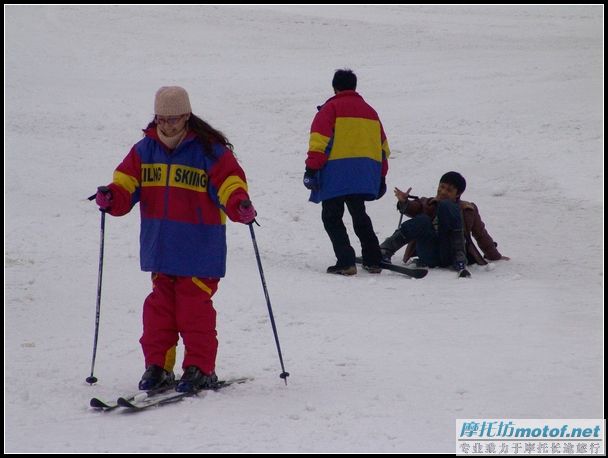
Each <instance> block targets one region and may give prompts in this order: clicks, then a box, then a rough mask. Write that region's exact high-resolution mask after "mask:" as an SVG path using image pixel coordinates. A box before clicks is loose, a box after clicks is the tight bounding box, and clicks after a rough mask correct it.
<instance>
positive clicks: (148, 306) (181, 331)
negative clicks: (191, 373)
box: [139, 273, 219, 374]
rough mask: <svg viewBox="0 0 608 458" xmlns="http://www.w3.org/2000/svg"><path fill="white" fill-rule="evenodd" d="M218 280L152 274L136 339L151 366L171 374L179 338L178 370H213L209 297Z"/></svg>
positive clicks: (214, 347)
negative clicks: (141, 327) (181, 345)
mask: <svg viewBox="0 0 608 458" xmlns="http://www.w3.org/2000/svg"><path fill="white" fill-rule="evenodd" d="M218 283H219V278H198V277H177V276H174V275H165V274H161V273H154V274H152V286H153V289H152V293H150V295H149V296H148V297H147V298H146V301H145V302H144V312H143V324H144V332H143V335H142V336H141V339H139V342H140V343H141V347H142V349H143V352H144V356H145V359H146V367H148V366H149V365H151V364H156V365H158V366H161V367H164V368H165V369H166V370H169V371H171V370H173V365H174V363H175V346H176V345H177V342H178V340H179V335H181V337H182V340H183V341H184V346H185V354H184V361H183V364H182V367H183V368H184V369H185V368H186V367H188V366H196V367H198V368H199V369H200V370H201V371H202V372H205V373H206V374H210V373H212V372H213V371H214V370H215V357H216V355H217V332H216V330H215V315H216V314H215V309H214V308H213V301H212V300H211V297H212V296H213V294H215V292H216V291H217V287H218Z"/></svg>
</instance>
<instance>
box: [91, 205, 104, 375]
mask: <svg viewBox="0 0 608 458" xmlns="http://www.w3.org/2000/svg"><path fill="white" fill-rule="evenodd" d="M94 198H95V195H92V196H91V197H89V200H93V199H94ZM99 211H100V212H101V229H100V233H99V270H98V272H97V305H96V307H95V337H94V338H93V359H92V361H91V375H90V376H89V377H87V378H86V382H87V383H89V384H91V385H92V384H93V383H97V377H95V376H94V375H93V372H94V370H95V356H96V355H97V339H98V337H99V316H100V314H101V278H102V275H103V245H104V232H105V227H106V212H105V211H104V210H101V209H100V210H99Z"/></svg>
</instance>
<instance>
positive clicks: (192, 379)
mask: <svg viewBox="0 0 608 458" xmlns="http://www.w3.org/2000/svg"><path fill="white" fill-rule="evenodd" d="M215 386H217V375H215V372H212V373H211V374H205V373H204V372H201V370H200V369H199V368H198V367H196V366H188V367H187V368H186V370H185V371H184V375H182V378H181V379H180V380H179V382H177V386H176V387H175V391H178V392H180V393H190V392H194V391H198V390H201V389H213V387H215Z"/></svg>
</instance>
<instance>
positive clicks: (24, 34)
mask: <svg viewBox="0 0 608 458" xmlns="http://www.w3.org/2000/svg"><path fill="white" fill-rule="evenodd" d="M4 12H5V156H4V157H5V172H4V178H5V184H4V186H5V187H4V194H5V247H4V250H5V269H4V271H5V280H4V282H5V290H4V294H5V296H4V297H5V317H4V318H5V321H4V323H5V324H4V331H5V339H4V345H5V347H4V348H5V350H4V351H5V354H4V356H5V359H4V374H5V375H4V382H5V389H4V407H5V411H4V412H5V426H4V428H5V436H4V438H5V451H8V452H24V453H30V452H31V453H36V452H56V453H77V452H209V453H211V452H425V451H426V452H448V453H453V451H454V437H455V434H454V430H455V420H456V419H457V418H603V417H604V410H603V409H604V408H603V383H604V378H603V376H604V373H603V370H604V368H603V361H604V360H603V358H604V351H603V332H604V328H603V299H602V296H603V268H604V267H603V253H604V245H603V212H604V199H603V193H604V190H603V180H604V173H603V166H604V163H603V141H604V138H603V122H604V119H603V83H604V79H603V20H604V10H603V6H593V5H587V6H556V5H553V6H525V5H518V6H449V5H443V6H320V5H316V6H304V5H301V6H272V5H267V6H253V5H251V6H184V5H180V6H159V7H155V6H154V7H153V6H145V7H142V6H40V5H38V6H16V5H12V6H5V9H4ZM342 67H350V68H352V69H353V70H355V72H356V73H357V75H358V77H359V86H358V90H359V92H360V93H361V94H362V95H363V96H364V97H365V98H366V100H367V101H368V102H369V103H370V104H371V105H373V106H374V107H375V108H376V109H377V111H378V112H379V114H380V116H381V119H382V120H383V123H384V126H385V130H386V132H387V135H388V139H389V143H390V145H391V148H392V151H393V156H392V158H391V160H390V172H389V177H388V185H389V192H388V193H387V195H386V196H385V197H384V198H383V199H382V200H380V201H378V202H373V203H371V204H370V205H369V206H368V209H369V213H370V215H371V216H372V218H373V220H374V227H375V229H376V232H377V233H378V236H379V237H380V238H381V239H382V238H384V237H386V236H388V235H390V234H391V233H392V232H393V230H394V229H395V227H396V225H397V222H398V219H399V215H398V213H397V212H396V211H395V208H394V198H393V196H392V192H391V191H390V190H391V189H392V187H394V186H399V187H401V188H405V189H406V188H407V187H408V186H412V187H413V190H412V193H413V194H417V195H427V196H428V195H433V194H434V192H435V189H436V185H437V181H438V178H439V177H440V176H441V174H443V173H444V172H446V171H448V170H458V171H460V172H461V173H462V174H463V175H464V176H465V177H466V178H467V180H468V188H467V191H466V192H465V195H464V198H466V199H468V200H471V201H474V202H475V203H477V204H478V206H479V208H480V210H481V214H482V217H483V218H484V220H485V222H486V224H487V228H488V230H489V231H490V233H491V234H492V236H493V237H494V238H495V240H497V241H498V243H499V249H500V250H501V251H502V253H503V254H504V255H507V256H510V257H512V260H511V261H508V262H505V261H501V262H498V263H495V264H494V265H493V266H492V267H491V268H489V269H488V268H482V267H473V268H472V273H473V277H472V279H471V280H459V279H457V278H456V275H455V273H454V272H451V271H447V270H436V269H435V270H432V271H431V272H430V273H429V275H428V276H427V278H425V279H423V280H409V279H407V278H405V277H403V276H400V275H398V274H393V273H388V272H385V273H383V274H382V275H380V276H373V275H371V274H368V273H366V272H360V273H359V274H358V275H357V276H356V277H353V278H343V277H337V276H329V275H327V274H325V273H324V272H325V268H326V267H327V266H329V265H330V264H332V263H333V262H334V260H335V258H334V256H333V252H332V250H331V245H330V243H329V239H328V237H327V235H326V234H325V232H324V230H323V226H322V223H321V218H320V210H321V209H320V206H318V205H314V204H311V203H309V202H308V201H307V198H308V193H307V191H306V190H305V189H304V187H303V186H302V184H301V178H302V173H303V170H304V159H305V154H306V150H307V146H308V132H309V127H310V122H311V120H312V117H313V116H314V114H315V112H316V109H315V107H316V105H318V104H320V103H322V102H324V101H325V100H326V99H327V98H329V97H330V96H331V95H332V91H331V78H332V76H333V72H334V70H335V69H337V68H342ZM168 84H178V85H182V86H184V87H185V88H187V90H188V91H189V93H190V98H191V101H192V105H193V109H194V112H195V113H196V114H199V115H200V116H201V117H203V118H204V119H206V120H208V121H209V122H210V123H211V124H212V125H214V126H215V127H217V128H219V129H220V130H222V131H224V132H225V133H226V135H227V136H228V137H229V139H230V140H231V141H232V143H233V144H234V145H235V147H236V152H237V154H238V157H239V159H240V161H241V163H242V165H243V167H244V169H245V170H246V172H247V176H248V179H249V183H250V191H251V196H252V199H253V202H254V204H255V206H256V208H257V210H258V214H259V218H258V220H259V221H260V223H261V227H256V236H257V239H258V244H259V246H260V250H261V251H262V262H263V266H264V270H265V274H266V280H267V283H268V288H269V292H270V297H271V300H272V305H273V309H274V313H275V318H276V322H277V327H278V331H279V337H280V339H281V344H282V350H283V355H284V358H285V365H286V369H287V370H288V371H289V372H290V373H291V376H290V377H289V384H288V385H287V386H285V385H284V384H283V382H282V380H281V379H279V377H278V375H279V373H280V366H279V362H278V357H277V353H276V349H275V346H274V340H273V336H272V332H271V327H270V323H269V319H268V312H267V309H266V303H265V300H264V295H263V292H262V288H261V283H260V279H259V274H258V271H257V266H256V262H255V257H254V253H253V247H252V244H251V239H250V236H249V231H248V230H247V228H246V227H245V226H243V225H239V224H234V223H232V224H229V226H228V233H229V259H228V274H227V277H226V278H225V279H223V280H222V282H221V283H220V289H219V292H218V294H217V295H216V297H215V306H216V308H217V311H218V332H219V340H220V350H219V355H218V362H217V363H218V365H217V371H218V373H219V375H220V376H221V377H222V378H231V377H242V376H246V377H253V378H254V380H253V381H252V382H250V383H247V384H245V385H239V386H237V387H233V388H229V389H226V390H224V391H221V392H218V393H209V394H207V395H206V396H204V398H203V399H188V400H186V401H184V402H182V403H181V404H178V405H172V406H166V407H162V408H157V409H153V410H149V411H146V412H145V413H144V412H142V413H141V414H134V415H130V414H128V413H124V412H111V413H99V412H95V411H93V410H91V409H90V408H88V401H89V399H90V398H91V397H92V396H96V395H97V396H106V397H110V396H112V395H116V394H124V393H125V392H130V391H132V390H133V389H134V388H135V387H136V383H137V381H138V380H139V377H140V375H141V373H142V372H143V369H144V368H143V357H142V354H141V349H140V346H139V343H138V339H139V337H140V333H141V322H140V321H141V307H142V303H143V300H144V298H145V297H146V295H147V294H148V293H149V291H150V281H149V274H147V273H143V272H141V271H140V270H139V259H138V253H139V247H138V240H139V211H138V209H135V211H133V212H132V213H131V214H129V215H127V216H125V217H123V218H111V217H108V220H107V222H106V253H105V265H104V283H103V293H102V306H101V327H100V340H99V350H98V355H97V364H96V366H95V375H96V376H97V377H98V378H99V382H98V383H97V385H95V386H92V387H91V386H89V385H87V384H86V383H85V381H84V380H85V378H86V377H87V376H88V375H89V371H90V362H91V354H92V343H93V328H94V313H95V299H96V286H97V262H98V253H99V251H98V250H99V212H98V211H97V209H96V206H95V205H94V204H92V203H90V202H88V201H87V200H86V197H87V196H89V195H90V194H92V193H93V192H94V191H95V189H96V187H97V186H98V185H101V184H106V183H108V182H109V181H110V180H111V176H112V172H113V170H114V168H115V167H116V165H117V164H118V163H119V162H120V161H121V160H122V158H123V157H124V156H125V155H126V154H127V152H128V151H129V149H130V147H131V145H132V144H133V143H135V142H136V141H137V140H138V139H139V138H141V136H140V129H141V128H143V127H145V126H146V124H147V123H148V121H149V120H150V119H151V117H152V107H153V95H154V92H155V91H156V89H157V88H158V87H160V86H162V85H168ZM346 220H347V221H348V218H346ZM349 231H350V235H351V241H352V242H353V245H354V246H355V247H356V249H357V250H358V249H359V245H358V241H357V240H356V237H355V236H354V233H353V231H352V227H350V226H349ZM180 351H181V350H180ZM180 356H181V353H180ZM178 363H179V359H178ZM179 372H180V371H179V370H178V374H179Z"/></svg>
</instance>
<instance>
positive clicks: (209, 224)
mask: <svg viewBox="0 0 608 458" xmlns="http://www.w3.org/2000/svg"><path fill="white" fill-rule="evenodd" d="M109 187H110V189H111V190H112V206H111V209H110V211H109V213H110V214H111V215H114V216H122V215H124V214H126V213H128V212H129V211H130V210H131V209H132V208H133V206H134V205H135V204H136V203H137V202H139V208H140V213H141V232H140V262H141V269H142V270H143V271H148V272H160V273H165V274H169V275H179V276H193V277H206V278H218V277H223V276H224V274H225V272H226V251H227V249H226V214H227V215H228V216H229V217H230V219H232V220H235V221H236V220H237V219H238V214H237V210H238V206H239V204H240V202H241V201H242V200H244V199H248V198H249V197H248V194H247V180H246V178H245V173H244V172H243V169H242V168H241V167H240V165H239V164H238V162H237V160H236V158H235V157H234V155H233V153H232V151H230V150H229V149H228V148H226V147H225V146H224V145H221V144H218V143H215V144H213V147H212V151H211V152H206V151H205V149H204V147H203V145H202V143H201V142H200V141H199V140H198V139H197V137H196V136H195V134H194V133H193V132H189V133H188V134H187V135H186V137H185V138H184V140H182V142H181V143H180V144H179V145H178V147H177V148H176V149H175V150H173V151H171V150H169V149H168V148H167V147H166V146H165V145H164V144H163V143H162V142H161V141H160V139H159V138H158V135H157V133H156V129H155V128H149V129H147V130H146V131H145V135H144V138H143V139H142V140H140V141H139V142H138V143H136V144H135V145H133V147H132V148H131V151H130V152H129V154H128V155H127V156H126V157H125V159H124V160H123V161H122V163H121V164H120V165H119V166H118V167H117V168H116V170H115V171H114V176H113V180H112V183H111V184H110V185H109Z"/></svg>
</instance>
